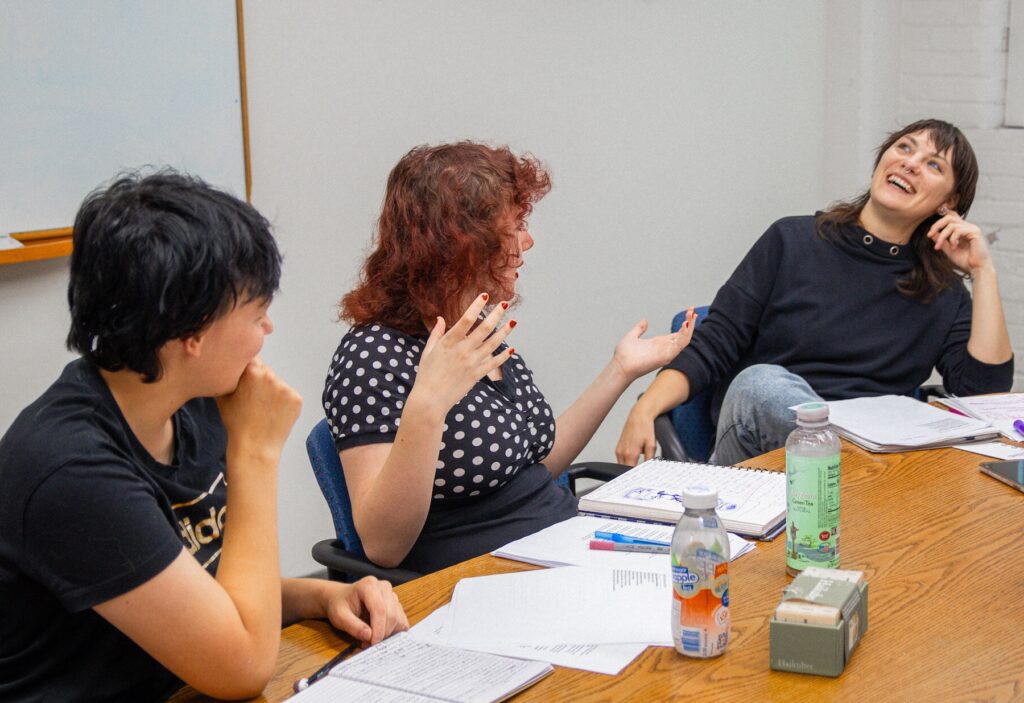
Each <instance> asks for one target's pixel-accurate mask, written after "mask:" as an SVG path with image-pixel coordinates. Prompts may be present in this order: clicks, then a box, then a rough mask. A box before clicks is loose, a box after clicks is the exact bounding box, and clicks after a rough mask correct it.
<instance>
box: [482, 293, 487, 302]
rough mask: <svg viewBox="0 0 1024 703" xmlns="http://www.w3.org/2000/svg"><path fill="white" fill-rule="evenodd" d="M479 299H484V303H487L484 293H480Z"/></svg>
mask: <svg viewBox="0 0 1024 703" xmlns="http://www.w3.org/2000/svg"><path fill="white" fill-rule="evenodd" d="M480 297H481V298H483V299H484V302H485V303H486V302H487V297H488V296H487V294H486V293H481V294H480Z"/></svg>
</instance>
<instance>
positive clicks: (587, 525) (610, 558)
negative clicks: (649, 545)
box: [491, 515, 754, 575]
mask: <svg viewBox="0 0 1024 703" xmlns="http://www.w3.org/2000/svg"><path fill="white" fill-rule="evenodd" d="M674 529H675V527H673V526H672V525H655V524H651V523H645V522H630V521H628V520H610V519H608V518H603V517H595V516H592V515H578V516H576V517H574V518H569V519H568V520H564V521H563V522H559V523H556V524H554V525H552V526H551V527H547V528H545V529H543V530H541V531H540V532H536V533H534V534H532V535H527V536H526V537H523V538H521V539H517V540H516V541H514V542H509V543H508V544H506V545H505V546H504V547H501V548H500V549H496V550H495V551H493V552H491V554H492V555H494V556H496V557H503V558H505V559H512V560H514V561H522V562H526V563H527V564H536V565H537V566H597V567H604V568H607V569H632V570H634V571H655V572H658V573H664V574H666V575H671V573H672V565H671V563H670V561H669V558H668V555H667V554H640V553H636V552H610V551H602V550H594V549H591V548H590V540H591V539H593V537H594V533H595V532H618V533H619V534H623V535H629V536H631V537H639V538H641V539H651V540H660V541H662V542H670V541H671V540H672V531H673V530H674ZM753 548H754V544H753V543H752V542H748V541H747V540H745V539H743V538H742V537H737V536H736V535H734V534H732V533H731V532H730V533H729V552H730V555H731V558H732V559H738V558H739V557H741V556H743V555H744V554H746V553H747V552H749V551H750V550H752V549H753Z"/></svg>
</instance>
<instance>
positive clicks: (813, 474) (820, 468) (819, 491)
mask: <svg viewBox="0 0 1024 703" xmlns="http://www.w3.org/2000/svg"><path fill="white" fill-rule="evenodd" d="M786 523H787V524H786V571H787V572H788V573H789V574H791V575H793V576H796V575H797V574H799V573H800V572H801V571H803V570H804V568H806V567H808V566H822V567H825V568H830V569H837V568H839V437H837V436H836V433H835V432H833V431H832V430H830V429H829V425H828V405H827V404H826V403H804V404H803V405H799V406H797V409H796V429H795V430H793V432H792V433H791V434H790V435H789V439H787V440H786Z"/></svg>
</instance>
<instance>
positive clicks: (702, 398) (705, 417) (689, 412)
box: [654, 305, 942, 462]
mask: <svg viewBox="0 0 1024 703" xmlns="http://www.w3.org/2000/svg"><path fill="white" fill-rule="evenodd" d="M708 309H709V306H707V305H705V306H702V307H699V308H694V310H695V311H696V313H697V323H696V324H697V325H700V323H701V321H702V320H703V319H704V317H705V316H706V315H707V314H708ZM685 320H686V311H685V310H682V311H680V312H679V313H677V314H676V316H675V317H673V318H672V331H673V332H677V331H678V330H679V328H680V327H681V326H682V324H683V322H684V321H685ZM714 390H715V389H714V387H713V386H712V387H711V388H706V389H704V390H703V391H701V392H700V393H698V394H697V395H695V396H694V397H692V398H690V399H689V400H687V401H686V402H685V403H683V404H681V405H677V406H676V407H674V408H672V409H671V410H670V411H669V412H667V413H664V414H662V415H659V416H658V418H657V419H656V420H655V421H654V436H655V439H656V440H657V442H658V445H659V446H660V447H661V455H662V456H663V457H664V458H666V459H671V460H673V461H698V462H704V461H707V460H708V458H709V457H710V456H711V451H712V449H714V443H715V424H714V423H713V422H712V421H711V397H712V395H713V394H714ZM940 395H942V386H941V385H930V386H920V387H918V388H916V389H915V390H914V392H913V393H911V396H912V397H914V398H916V399H917V400H921V401H924V402H928V399H929V398H931V397H933V396H934V397H938V396H940Z"/></svg>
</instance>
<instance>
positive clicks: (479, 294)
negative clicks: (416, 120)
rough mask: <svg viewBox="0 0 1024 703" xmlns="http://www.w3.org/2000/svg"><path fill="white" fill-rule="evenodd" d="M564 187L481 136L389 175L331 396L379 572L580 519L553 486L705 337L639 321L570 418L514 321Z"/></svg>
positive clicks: (429, 567)
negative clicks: (530, 362) (529, 266)
mask: <svg viewBox="0 0 1024 703" xmlns="http://www.w3.org/2000/svg"><path fill="white" fill-rule="evenodd" d="M550 188H551V180H550V178H549V176H548V173H547V172H546V171H545V169H544V168H543V167H542V166H541V165H540V163H538V162H537V161H536V160H535V159H534V158H533V157H531V156H528V155H527V156H517V155H515V154H513V153H512V152H511V151H510V150H509V149H508V148H507V147H499V148H491V147H488V146H485V145H482V144H476V143H472V142H460V143H458V144H445V145H440V146H420V147H416V148H415V149H413V150H412V151H410V152H409V153H408V154H406V155H405V156H403V157H402V159H401V161H399V162H398V165H397V166H395V168H394V170H393V171H392V172H391V175H390V177H389V178H388V183H387V192H386V193H385V196H384V206H383V211H382V212H381V216H380V220H379V223H378V228H377V230H378V231H377V238H376V242H375V247H374V249H373V251H372V253H371V254H370V256H369V258H368V259H367V260H366V263H365V265H364V267H363V272H362V280H361V281H360V283H359V285H358V286H357V287H356V288H355V290H353V291H351V292H350V293H348V294H347V295H346V296H345V297H344V298H343V299H342V301H341V314H342V318H343V319H345V320H346V321H348V322H350V323H351V324H352V328H351V329H350V330H349V332H348V333H347V334H346V335H345V336H344V337H343V338H342V340H341V344H340V345H339V346H338V350H337V353H335V355H334V358H333V361H332V363H331V367H330V372H329V373H328V376H327V381H326V385H325V388H324V395H323V401H324V409H325V411H326V414H327V420H328V422H329V423H330V426H331V430H332V432H333V434H334V441H335V445H336V446H337V448H338V451H339V453H340V456H341V463H342V466H343V469H344V472H345V479H346V481H347V483H348V489H349V496H350V498H351V500H352V512H353V517H354V519H355V524H356V530H357V531H358V533H359V536H360V538H361V540H362V543H363V548H364V549H365V551H366V555H367V556H368V557H369V558H370V559H371V560H372V561H374V562H375V563H377V564H380V565H382V566H396V565H401V566H402V567H403V568H407V569H412V570H414V571H421V572H429V571H435V570H437V569H440V568H443V567H445V566H448V565H450V564H454V563H457V562H459V561H462V560H464V559H468V558H470V557H473V556H477V555H479V554H483V553H485V552H487V551H490V550H492V549H495V548H497V547H500V546H501V545H503V544H505V543H507V542H509V541H511V540H514V539H517V538H519V537H523V536H525V535H527V534H531V533H533V532H536V531H537V530H539V529H542V528H544V527H547V526H548V525H551V524H554V523H556V522H559V521H561V520H564V519H567V518H569V517H572V516H573V515H575V513H576V500H575V498H573V496H572V495H571V494H570V493H569V492H568V491H567V490H565V489H564V488H560V487H558V486H557V485H556V484H555V483H554V482H553V479H554V478H555V477H557V476H558V475H559V473H561V472H562V471H563V470H564V469H565V468H566V467H567V466H568V465H569V464H570V463H571V462H572V461H573V459H574V458H575V457H576V455H577V454H578V453H579V452H580V450H581V449H582V448H583V447H584V446H585V445H586V443H587V442H588V441H589V440H590V437H591V436H592V435H593V434H594V431H595V430H596V429H597V427H598V425H599V424H600V423H601V420H602V419H603V418H604V416H605V415H606V414H607V413H608V410H609V409H610V408H611V406H612V405H613V404H614V403H615V401H616V400H617V399H618V397H619V396H620V395H621V394H622V392H623V391H624V390H625V389H626V387H627V386H629V384H630V383H632V382H633V381H634V380H635V379H637V378H639V377H640V376H641V375H643V374H645V373H647V372H649V371H651V370H653V369H655V368H657V367H658V366H660V365H662V364H665V363H667V362H668V361H670V360H671V359H672V358H674V357H675V356H676V355H677V354H678V353H679V351H680V350H681V349H682V348H683V347H684V346H686V344H687V343H688V342H689V340H690V335H691V333H692V330H693V321H692V319H691V320H690V321H689V322H688V323H687V324H686V325H685V326H684V328H683V329H682V330H680V332H679V333H677V334H674V335H665V336H662V337H656V338H653V339H641V338H640V337H641V335H642V334H643V333H644V331H645V330H646V329H647V323H646V322H645V321H641V322H640V323H638V324H637V325H636V326H635V327H634V328H633V329H632V330H630V331H629V332H628V333H627V334H626V336H625V337H623V338H622V340H621V341H620V342H619V343H618V345H617V346H616V347H615V351H614V353H613V354H612V359H611V360H610V361H609V362H608V364H607V365H606V366H605V368H604V369H603V370H602V371H601V372H600V374H598V376H597V378H596V379H595V380H594V381H593V383H591V385H590V386H589V387H588V388H587V389H586V390H585V391H584V392H583V394H582V395H581V396H580V398H579V399H578V400H577V401H576V402H575V403H573V405H572V406H571V407H570V408H569V409H568V410H566V411H565V412H564V413H563V414H562V415H560V416H559V417H558V418H557V420H556V419H555V417H554V415H553V414H552V410H551V407H550V406H549V405H548V403H547V401H546V400H545V399H544V396H543V395H542V394H541V392H540V391H539V390H538V389H537V386H536V385H535V384H534V380H533V374H532V373H531V371H530V369H529V368H528V367H527V366H526V361H525V360H524V359H523V357H522V356H521V355H520V354H519V353H518V352H517V351H516V350H515V349H514V348H512V347H510V346H508V345H507V344H506V343H505V338H506V337H507V336H508V334H509V333H510V332H511V331H512V329H513V328H514V327H515V326H516V320H508V321H506V322H504V323H503V322H502V317H503V316H504V314H505V313H506V312H507V311H508V310H509V309H510V306H511V305H513V304H514V302H515V299H516V279H517V278H518V277H519V274H518V272H517V269H518V268H519V267H520V266H522V264H523V255H524V253H525V252H526V251H527V250H529V249H530V247H532V246H533V238H532V237H531V236H530V232H529V230H528V229H527V218H528V217H529V215H530V213H531V211H532V209H533V205H534V203H536V202H537V201H538V200H540V199H541V198H542V197H543V196H544V195H545V194H546V193H547V192H548V190H549V189H550ZM450 321H454V324H451V322H450Z"/></svg>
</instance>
